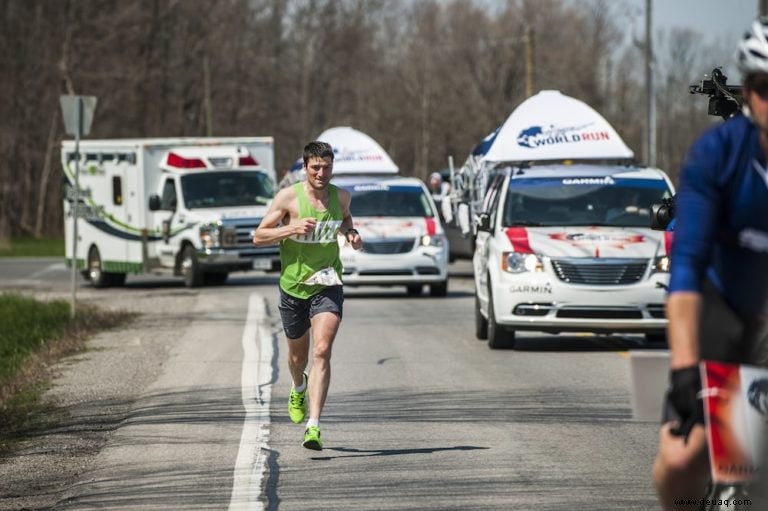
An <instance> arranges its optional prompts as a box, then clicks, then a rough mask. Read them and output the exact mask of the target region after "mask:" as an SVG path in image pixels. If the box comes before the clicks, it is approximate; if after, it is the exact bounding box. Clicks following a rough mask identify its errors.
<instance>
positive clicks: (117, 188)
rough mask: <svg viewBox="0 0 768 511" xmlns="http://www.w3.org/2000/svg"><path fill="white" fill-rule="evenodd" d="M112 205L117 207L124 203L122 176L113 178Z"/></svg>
mask: <svg viewBox="0 0 768 511" xmlns="http://www.w3.org/2000/svg"><path fill="white" fill-rule="evenodd" d="M112 203H113V204H114V205H116V206H120V205H121V204H122V203H123V180H122V179H120V176H112Z"/></svg>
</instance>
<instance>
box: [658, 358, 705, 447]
mask: <svg viewBox="0 0 768 511" xmlns="http://www.w3.org/2000/svg"><path fill="white" fill-rule="evenodd" d="M669 382H670V387H669V390H668V391H667V400H666V404H665V408H666V410H665V422H668V421H669V420H674V421H677V422H678V425H677V426H676V427H673V428H672V429H671V430H670V431H671V433H672V434H673V435H676V436H682V437H685V439H686V440H688V434H689V433H690V432H691V429H693V426H694V425H696V424H704V402H703V401H702V400H701V398H700V397H698V395H699V392H701V373H699V368H698V366H693V367H685V368H683V369H675V370H672V371H670V373H669Z"/></svg>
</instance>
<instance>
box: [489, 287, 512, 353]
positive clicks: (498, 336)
mask: <svg viewBox="0 0 768 511" xmlns="http://www.w3.org/2000/svg"><path fill="white" fill-rule="evenodd" d="M488 346H489V347H490V348H491V349H494V350H498V349H502V350H503V349H512V348H514V347H515V331H514V330H507V329H506V328H505V327H504V326H502V325H499V324H498V323H496V314H495V313H494V312H493V295H492V294H491V289H490V287H489V288H488Z"/></svg>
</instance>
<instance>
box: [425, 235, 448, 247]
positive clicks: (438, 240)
mask: <svg viewBox="0 0 768 511" xmlns="http://www.w3.org/2000/svg"><path fill="white" fill-rule="evenodd" d="M443 245H445V236H443V235H442V234H432V235H429V234H425V235H424V236H422V237H421V246H422V247H442V246H443Z"/></svg>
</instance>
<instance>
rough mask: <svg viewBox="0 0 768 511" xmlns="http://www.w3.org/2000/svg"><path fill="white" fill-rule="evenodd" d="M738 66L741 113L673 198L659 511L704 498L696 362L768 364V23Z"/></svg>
mask: <svg viewBox="0 0 768 511" xmlns="http://www.w3.org/2000/svg"><path fill="white" fill-rule="evenodd" d="M738 66H739V70H740V71H741V73H742V77H743V84H744V88H743V97H744V106H745V107H744V115H736V116H734V117H732V118H731V119H729V120H727V121H726V122H724V123H722V124H720V125H718V126H716V127H714V128H712V129H710V130H708V131H707V132H706V133H704V134H703V135H702V136H701V137H700V138H699V139H698V140H697V141H696V142H695V143H694V145H693V146H692V148H691V149H690V151H689V153H688V155H687V157H686V160H685V162H684V164H683V168H682V172H681V178H680V187H679V189H678V194H677V198H676V205H675V209H676V212H675V215H676V225H675V239H674V243H673V247H672V270H671V271H672V273H671V276H670V285H669V297H668V299H667V306H666V307H667V308H666V310H667V318H668V319H669V326H668V339H669V348H670V357H671V358H670V389H669V391H668V394H667V400H666V403H665V419H664V421H665V422H664V424H663V425H662V427H661V431H660V436H659V451H658V454H657V457H656V461H655V463H654V467H653V478H654V483H655V486H656V489H657V491H658V494H659V497H660V500H661V503H662V505H663V506H664V508H665V509H676V506H675V500H676V499H697V500H698V499H700V498H701V497H702V496H703V495H704V494H705V485H706V481H707V475H708V466H707V451H706V438H705V433H704V428H703V422H704V420H703V406H702V401H701V398H700V396H699V395H698V394H699V392H700V390H701V379H700V376H699V370H698V363H699V360H701V359H708V360H720V361H725V362H734V363H747V364H753V365H768V168H766V162H767V161H768V18H761V19H759V20H757V21H755V22H754V23H753V26H752V30H751V31H750V32H749V33H748V34H746V35H745V37H744V39H742V41H741V42H740V43H739V48H738ZM680 509H683V508H682V507H681V508H680Z"/></svg>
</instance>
